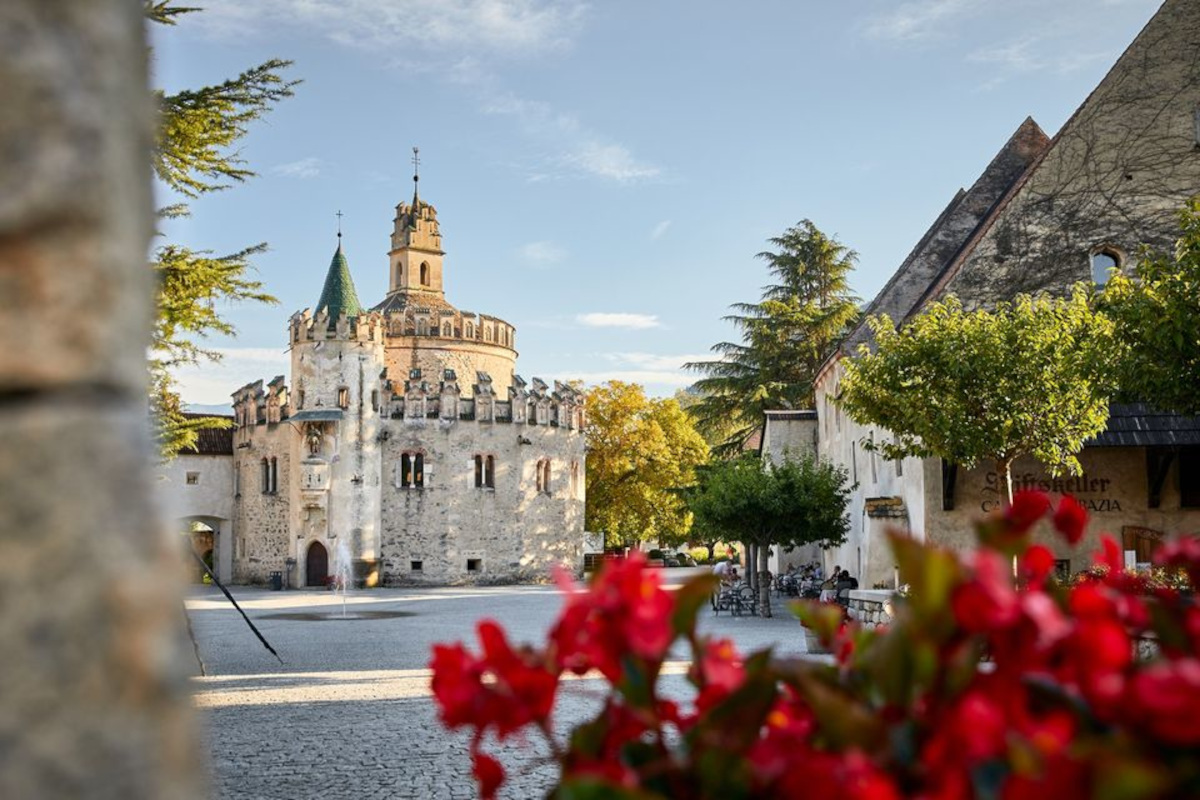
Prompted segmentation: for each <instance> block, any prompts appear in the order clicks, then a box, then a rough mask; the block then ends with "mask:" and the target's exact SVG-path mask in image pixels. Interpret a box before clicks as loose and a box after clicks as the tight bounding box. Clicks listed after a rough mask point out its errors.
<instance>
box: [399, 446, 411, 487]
mask: <svg viewBox="0 0 1200 800" xmlns="http://www.w3.org/2000/svg"><path fill="white" fill-rule="evenodd" d="M412 482H413V478H412V456H410V455H409V454H408V453H404V454H403V455H401V456H400V485H401V486H402V487H404V488H405V489H407V488H408V487H410V486H412Z"/></svg>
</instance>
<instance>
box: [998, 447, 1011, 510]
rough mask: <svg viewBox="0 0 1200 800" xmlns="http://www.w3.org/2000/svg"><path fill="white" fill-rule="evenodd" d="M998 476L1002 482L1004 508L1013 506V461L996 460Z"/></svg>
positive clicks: (1001, 497) (1001, 498)
mask: <svg viewBox="0 0 1200 800" xmlns="http://www.w3.org/2000/svg"><path fill="white" fill-rule="evenodd" d="M996 476H997V478H999V480H1000V503H1001V506H1002V507H1003V508H1008V507H1009V506H1011V505H1012V498H1013V491H1012V459H1011V458H997V459H996Z"/></svg>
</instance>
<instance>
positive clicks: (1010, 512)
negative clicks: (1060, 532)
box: [1004, 490, 1050, 534]
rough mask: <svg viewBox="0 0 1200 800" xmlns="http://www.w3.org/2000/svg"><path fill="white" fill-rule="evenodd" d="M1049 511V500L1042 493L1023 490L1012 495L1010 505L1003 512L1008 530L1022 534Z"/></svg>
mask: <svg viewBox="0 0 1200 800" xmlns="http://www.w3.org/2000/svg"><path fill="white" fill-rule="evenodd" d="M1049 510H1050V498H1048V497H1047V496H1046V494H1045V493H1044V492H1038V491H1031V490H1023V491H1020V492H1017V493H1016V494H1015V495H1013V499H1012V505H1010V506H1009V507H1008V508H1006V509H1005V510H1004V518H1005V520H1007V521H1008V526H1009V530H1011V531H1012V532H1013V533H1019V534H1023V533H1025V532H1026V531H1028V530H1029V529H1030V528H1032V527H1033V525H1034V523H1035V522H1037V521H1038V520H1039V519H1041V518H1042V517H1044V516H1045V515H1046V512H1047V511H1049Z"/></svg>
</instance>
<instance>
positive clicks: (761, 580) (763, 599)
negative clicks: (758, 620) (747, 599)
mask: <svg viewBox="0 0 1200 800" xmlns="http://www.w3.org/2000/svg"><path fill="white" fill-rule="evenodd" d="M758 549H759V550H760V551H761V552H759V555H758V613H759V615H760V616H762V617H770V616H771V547H770V545H765V544H763V545H759V547H758Z"/></svg>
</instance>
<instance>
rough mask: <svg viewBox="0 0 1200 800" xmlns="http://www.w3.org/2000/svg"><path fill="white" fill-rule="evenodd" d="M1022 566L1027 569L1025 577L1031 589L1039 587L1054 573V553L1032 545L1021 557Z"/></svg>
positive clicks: (1037, 545) (1040, 546) (1045, 548)
mask: <svg viewBox="0 0 1200 800" xmlns="http://www.w3.org/2000/svg"><path fill="white" fill-rule="evenodd" d="M1021 566H1022V567H1024V568H1025V576H1026V578H1027V579H1028V580H1029V583H1030V585H1031V587H1039V586H1041V585H1042V584H1043V583H1045V581H1046V578H1047V577H1049V575H1050V573H1051V572H1053V571H1054V553H1051V552H1050V549H1049V548H1047V547H1044V546H1042V545H1040V544H1035V545H1032V546H1030V548H1029V549H1028V550H1026V551H1025V554H1024V555H1023V556H1021Z"/></svg>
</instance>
